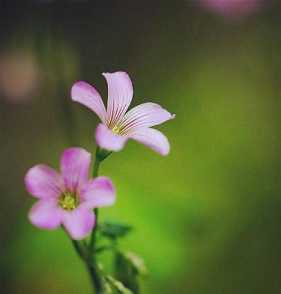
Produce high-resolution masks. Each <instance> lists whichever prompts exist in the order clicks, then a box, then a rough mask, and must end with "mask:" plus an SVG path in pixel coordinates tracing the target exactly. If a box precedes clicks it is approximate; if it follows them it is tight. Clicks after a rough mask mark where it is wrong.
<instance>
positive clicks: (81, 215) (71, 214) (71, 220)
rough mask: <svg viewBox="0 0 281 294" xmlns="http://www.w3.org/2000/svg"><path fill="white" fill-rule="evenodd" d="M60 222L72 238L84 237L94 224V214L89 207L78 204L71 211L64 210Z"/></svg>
mask: <svg viewBox="0 0 281 294" xmlns="http://www.w3.org/2000/svg"><path fill="white" fill-rule="evenodd" d="M62 223H63V225H64V227H65V229H66V230H67V232H68V233H69V235H70V237H71V238H72V239H74V240H81V239H84V238H85V237H86V236H87V235H88V234H89V233H90V232H91V230H92V229H93V227H94V225H95V215H94V213H93V212H92V211H90V210H89V209H87V208H85V207H82V206H79V207H78V208H76V209H74V210H72V211H64V214H63V219H62Z"/></svg>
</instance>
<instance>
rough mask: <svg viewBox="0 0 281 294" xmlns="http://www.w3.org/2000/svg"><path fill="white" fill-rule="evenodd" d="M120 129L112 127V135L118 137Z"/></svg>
mask: <svg viewBox="0 0 281 294" xmlns="http://www.w3.org/2000/svg"><path fill="white" fill-rule="evenodd" d="M120 131H121V130H120V128H119V127H118V126H114V127H113V128H112V132H113V133H114V134H116V135H119V134H120Z"/></svg>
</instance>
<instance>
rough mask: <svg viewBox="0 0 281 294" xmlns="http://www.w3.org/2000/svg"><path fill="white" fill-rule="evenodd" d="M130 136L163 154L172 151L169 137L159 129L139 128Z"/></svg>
mask: <svg viewBox="0 0 281 294" xmlns="http://www.w3.org/2000/svg"><path fill="white" fill-rule="evenodd" d="M130 138H132V139H134V140H136V141H138V142H140V143H142V144H144V145H146V146H147V147H149V148H151V149H152V150H154V151H155V152H157V153H160V154H161V155H163V156H165V155H168V153H169V152H170V144H169V141H168V139H167V137H166V136H165V135H163V134H162V133H161V132H160V131H158V130H155V129H151V128H144V129H139V130H136V131H135V132H134V133H133V134H131V135H130Z"/></svg>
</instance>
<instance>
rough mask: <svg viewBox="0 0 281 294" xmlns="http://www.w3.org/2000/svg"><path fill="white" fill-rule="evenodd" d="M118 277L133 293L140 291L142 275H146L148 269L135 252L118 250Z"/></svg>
mask: <svg viewBox="0 0 281 294" xmlns="http://www.w3.org/2000/svg"><path fill="white" fill-rule="evenodd" d="M115 268H116V277H117V278H118V280H120V281H121V282H122V283H123V284H124V285H125V286H126V287H127V288H129V289H130V290H131V291H132V292H133V293H139V291H140V289H139V288H140V287H139V281H138V277H139V276H140V275H145V274H146V273H147V269H146V267H145V265H144V262H143V260H142V259H141V258H140V257H139V256H137V255H136V254H135V253H133V252H120V251H118V252H116V255H115Z"/></svg>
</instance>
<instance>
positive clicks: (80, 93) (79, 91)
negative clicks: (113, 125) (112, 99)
mask: <svg viewBox="0 0 281 294" xmlns="http://www.w3.org/2000/svg"><path fill="white" fill-rule="evenodd" d="M71 98H72V100H73V101H76V102H79V103H81V104H83V105H84V106H86V107H88V108H89V109H91V110H92V111H93V112H95V113H96V114H97V115H98V117H99V118H100V119H101V121H102V122H105V119H106V110H105V106H104V104H103V101H102V98H101V96H100V94H99V92H98V91H97V90H96V89H95V88H94V87H92V86H91V85H90V84H88V83H86V82H82V81H79V82H76V83H75V84H74V85H73V86H72V88H71Z"/></svg>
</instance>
